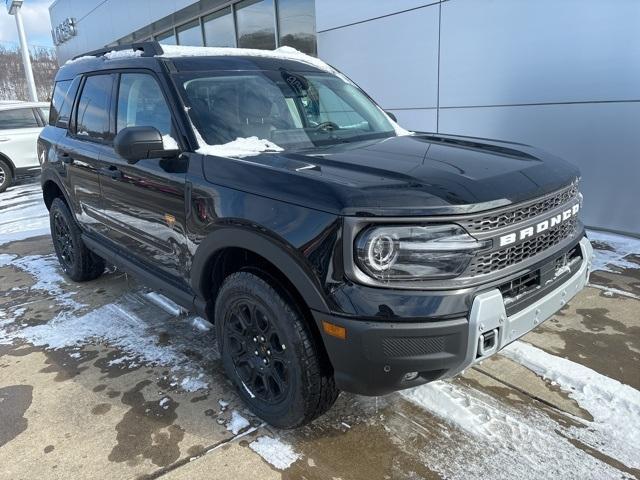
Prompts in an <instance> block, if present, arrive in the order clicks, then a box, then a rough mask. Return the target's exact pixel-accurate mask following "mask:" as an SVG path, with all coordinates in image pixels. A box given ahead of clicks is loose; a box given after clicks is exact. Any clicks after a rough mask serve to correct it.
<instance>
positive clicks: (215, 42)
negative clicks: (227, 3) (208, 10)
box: [202, 7, 236, 47]
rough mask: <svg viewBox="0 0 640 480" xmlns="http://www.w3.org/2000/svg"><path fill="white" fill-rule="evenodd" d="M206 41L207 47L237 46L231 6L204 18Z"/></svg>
mask: <svg viewBox="0 0 640 480" xmlns="http://www.w3.org/2000/svg"><path fill="white" fill-rule="evenodd" d="M202 23H203V25H204V42H205V45H206V46H207V47H235V46H236V32H235V29H234V27H233V15H232V14H231V7H228V8H224V9H222V10H220V11H218V12H215V13H212V14H211V15H207V16H206V17H204V18H203V19H202Z"/></svg>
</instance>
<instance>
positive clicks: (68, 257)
mask: <svg viewBox="0 0 640 480" xmlns="http://www.w3.org/2000/svg"><path fill="white" fill-rule="evenodd" d="M53 229H54V231H53V232H52V233H53V235H52V237H53V242H54V247H55V250H56V252H57V253H58V260H59V261H60V264H61V265H62V268H63V269H64V270H65V271H67V270H70V269H71V268H72V267H73V263H74V261H75V258H76V256H75V251H74V246H73V239H72V238H71V230H70V229H69V225H68V224H67V222H66V220H65V218H64V217H63V216H62V214H61V213H60V212H59V211H56V212H54V213H53Z"/></svg>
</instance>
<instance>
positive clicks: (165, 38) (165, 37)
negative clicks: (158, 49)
mask: <svg viewBox="0 0 640 480" xmlns="http://www.w3.org/2000/svg"><path fill="white" fill-rule="evenodd" d="M156 40H157V41H158V43H164V44H165V45H176V37H175V35H174V34H173V30H169V31H168V32H165V33H161V34H160V35H158V36H156Z"/></svg>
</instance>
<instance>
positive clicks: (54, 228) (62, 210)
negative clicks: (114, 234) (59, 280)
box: [49, 197, 105, 282]
mask: <svg viewBox="0 0 640 480" xmlns="http://www.w3.org/2000/svg"><path fill="white" fill-rule="evenodd" d="M49 222H50V225H51V238H52V240H53V247H54V249H55V251H56V255H57V257H58V261H59V262H60V266H61V267H62V270H64V273H66V274H67V276H68V277H69V278H70V279H71V280H73V281H74V282H86V281H88V280H94V279H96V278H98V277H99V276H100V275H102V272H104V267H105V263H104V260H103V259H102V258H100V257H99V256H98V255H96V254H95V253H93V252H92V251H91V250H89V249H88V248H87V246H86V245H85V244H84V242H83V241H82V232H81V231H80V227H78V224H77V223H76V221H75V219H74V218H73V215H71V212H70V211H69V207H67V204H66V203H64V201H63V200H62V199H61V198H59V197H58V198H54V199H53V202H52V203H51V208H50V209H49Z"/></svg>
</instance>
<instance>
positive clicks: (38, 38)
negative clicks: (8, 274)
mask: <svg viewBox="0 0 640 480" xmlns="http://www.w3.org/2000/svg"><path fill="white" fill-rule="evenodd" d="M51 3H53V0H24V3H23V4H22V21H23V22H24V28H25V31H26V34H27V42H28V43H29V45H33V46H47V47H51V46H53V41H52V40H51V22H50V20H49V5H51ZM19 42H20V41H19V40H18V31H17V29H16V20H15V18H14V17H13V16H11V15H9V14H8V13H7V9H6V7H5V5H4V1H2V2H1V4H0V43H4V44H11V43H14V44H19Z"/></svg>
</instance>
